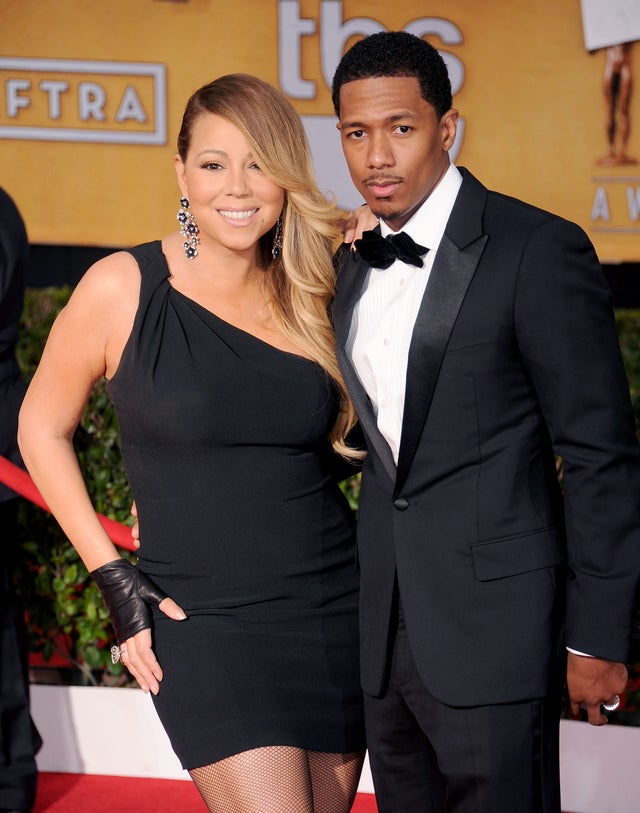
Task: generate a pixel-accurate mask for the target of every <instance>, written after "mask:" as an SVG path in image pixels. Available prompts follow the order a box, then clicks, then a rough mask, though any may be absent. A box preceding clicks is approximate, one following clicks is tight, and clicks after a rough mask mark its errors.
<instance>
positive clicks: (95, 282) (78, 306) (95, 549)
mask: <svg viewBox="0 0 640 813" xmlns="http://www.w3.org/2000/svg"><path fill="white" fill-rule="evenodd" d="M139 285H140V279H139V271H138V269H137V265H136V264H135V261H134V260H133V258H132V257H130V256H129V255H126V254H122V253H118V254H115V255H112V256H110V257H107V258H106V259H104V260H101V261H100V262H99V263H96V265H94V266H92V268H90V269H89V271H88V272H87V274H86V275H85V276H84V277H83V279H82V280H81V282H80V283H79V284H78V286H77V288H76V290H75V291H74V293H73V295H72V297H71V299H70V300H69V303H68V304H67V306H66V307H65V308H64V309H63V311H62V312H61V313H60V315H59V316H58V318H57V319H56V321H55V323H54V325H53V328H52V330H51V333H50V335H49V338H48V341H47V344H46V347H45V350H44V353H43V355H42V359H41V362H40V365H39V366H38V369H37V371H36V373H35V375H34V377H33V380H32V382H31V384H30V386H29V389H28V391H27V394H26V396H25V399H24V402H23V405H22V409H21V411H20V418H19V428H18V442H19V445H20V450H21V453H22V456H23V459H24V462H25V464H26V466H27V468H28V470H29V472H30V474H31V476H32V477H33V480H34V482H35V483H36V485H37V486H38V488H39V490H40V492H41V493H42V496H43V497H44V499H45V500H46V502H47V504H48V505H49V508H50V509H51V511H52V513H53V514H54V516H55V517H56V519H57V520H58V522H59V523H60V525H61V527H62V529H63V531H64V532H65V534H66V535H67V536H68V538H69V540H70V541H71V543H72V545H73V546H74V548H75V549H76V550H77V551H78V553H79V555H80V557H81V558H82V560H83V562H84V563H85V565H86V567H87V569H88V570H89V571H95V570H96V569H97V568H100V567H102V566H104V565H106V564H108V563H109V562H113V561H115V560H118V559H120V555H119V553H118V551H117V550H116V548H115V546H114V545H113V543H112V542H111V541H110V539H109V537H108V536H107V534H106V532H105V531H104V529H103V528H102V526H101V525H100V523H99V521H98V518H97V516H96V513H95V511H94V509H93V506H92V504H91V500H90V498H89V495H88V493H87V490H86V487H85V484H84V480H83V477H82V473H81V471H80V467H79V465H78V461H77V458H76V455H75V452H74V449H73V443H72V439H73V434H74V432H75V430H76V427H77V426H78V423H79V421H80V418H81V417H82V413H83V410H84V408H85V405H86V403H87V400H88V398H89V394H90V392H91V389H92V387H93V385H94V384H95V382H96V381H97V380H98V379H99V378H100V377H101V376H103V375H105V374H107V375H109V376H110V375H113V373H114V372H115V370H116V368H117V365H118V363H119V360H120V356H121V354H122V350H123V348H124V345H125V343H126V341H127V338H128V335H129V333H130V331H131V326H132V324H133V319H134V316H135V311H136V308H137V302H138V297H139ZM161 609H162V610H163V611H164V612H166V613H167V615H170V616H171V617H172V618H176V619H177V618H182V617H184V613H183V612H182V610H180V608H179V607H178V606H177V605H176V604H175V602H173V601H172V600H171V599H165V601H163V602H162V607H161ZM119 643H121V642H119ZM126 644H127V650H128V656H127V658H126V660H125V661H124V662H125V665H126V666H127V667H128V668H129V669H130V671H131V672H132V674H133V675H134V677H136V679H137V680H138V682H139V683H140V686H141V687H142V688H143V689H144V690H145V691H149V690H151V691H152V692H154V693H157V691H158V688H159V686H158V683H159V681H160V680H161V679H162V670H161V669H160V666H159V664H158V662H157V660H156V659H155V656H154V655H153V652H152V650H151V635H150V631H149V629H145V630H143V631H142V632H138V633H137V634H136V635H134V636H133V637H132V638H130V639H128V640H127V642H126Z"/></svg>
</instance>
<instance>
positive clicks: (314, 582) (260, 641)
mask: <svg viewBox="0 0 640 813" xmlns="http://www.w3.org/2000/svg"><path fill="white" fill-rule="evenodd" d="M131 253H132V254H133V256H134V257H135V258H136V260H137V262H138V265H139V267H140V272H141V277H142V285H141V294H140V303H139V308H138V312H137V315H136V318H135V323H134V327H133V330H132V333H131V336H130V337H129V340H128V342H127V344H126V347H125V350H124V353H123V356H122V359H121V362H120V365H119V367H118V370H117V371H116V373H115V375H114V376H113V378H112V379H111V381H110V382H109V392H110V395H111V398H112V400H113V403H114V405H115V408H116V411H117V415H118V420H119V423H120V430H121V441H122V450H123V456H124V461H125V466H126V470H127V474H128V476H129V479H130V483H131V487H132V490H133V493H134V495H135V499H136V502H137V506H138V514H139V521H140V534H141V543H142V544H141V548H140V552H139V553H140V562H139V567H141V568H142V569H143V570H144V572H145V573H147V574H148V575H149V576H150V577H151V578H152V579H153V580H154V581H155V582H156V583H157V584H158V585H160V586H161V587H163V588H164V589H165V590H166V591H167V593H168V594H169V595H170V596H171V597H172V598H174V599H175V600H176V601H177V602H178V603H179V604H180V605H181V606H182V607H183V608H184V610H185V611H186V613H187V614H188V616H189V618H188V620H187V621H183V622H176V621H171V620H169V619H168V618H167V617H166V616H164V615H163V614H162V613H160V612H159V611H158V612H156V613H155V616H154V629H153V637H154V648H155V651H156V654H157V656H158V660H159V661H160V664H161V666H162V668H163V670H164V679H163V681H162V683H161V686H160V692H159V694H158V696H157V697H155V698H154V703H155V705H156V709H157V711H158V714H159V716H160V719H161V721H162V723H163V725H164V727H165V729H166V731H167V733H168V735H169V738H170V740H171V743H172V746H173V748H174V750H175V751H176V753H177V755H178V757H179V758H180V760H181V762H182V765H183V766H184V767H185V768H195V767H199V766H202V765H207V764H209V763H211V762H215V761H217V760H219V759H223V758H225V757H227V756H230V755H232V754H236V753H240V752H242V751H246V750H249V749H252V748H258V747H262V746H269V745H290V746H296V747H301V748H306V749H311V750H315V751H326V752H344V753H347V752H350V751H355V750H358V749H360V748H363V747H364V731H363V721H362V701H361V695H360V688H359V672H358V629H357V625H358V620H357V573H356V568H355V538H354V521H353V517H352V515H351V512H350V509H349V507H348V505H347V503H346V501H345V499H344V497H343V495H342V493H341V491H340V489H339V488H338V486H337V485H336V483H335V482H334V481H333V480H332V479H331V477H330V475H329V471H328V464H327V459H328V445H327V442H326V437H327V433H328V430H329V428H330V426H331V425H332V423H333V421H334V420H335V416H336V410H337V396H336V393H335V391H334V388H333V386H332V384H331V382H330V381H329V379H328V378H327V376H326V374H325V373H324V371H323V370H322V368H321V367H320V366H319V365H317V364H315V363H314V362H311V361H309V360H307V359H305V358H303V357H302V356H298V355H296V354H293V353H288V352H284V351H282V350H279V349H277V348H274V347H272V346H271V345H269V344H267V343H265V342H263V341H261V340H259V339H257V338H256V337H255V336H252V335H251V334H249V333H246V332H244V331H242V330H240V329H239V328H236V327H234V326H233V325H230V324H229V323H227V322H225V321H224V320H222V319H220V318H219V317H217V316H215V315H214V314H213V313H211V312H210V311H208V310H207V309H205V308H204V307H202V306H201V305H199V304H198V303H196V302H194V301H193V300H191V299H189V298H188V297H186V296H184V295H183V294H181V293H179V292H178V291H176V290H175V289H174V288H172V287H171V285H170V282H169V276H170V272H169V269H168V266H167V264H166V260H165V258H164V255H163V253H162V247H161V244H160V243H159V242H153V243H147V244H144V245H142V246H138V247H136V248H135V249H132V250H131Z"/></svg>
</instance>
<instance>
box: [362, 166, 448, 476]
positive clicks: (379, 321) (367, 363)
mask: <svg viewBox="0 0 640 813" xmlns="http://www.w3.org/2000/svg"><path fill="white" fill-rule="evenodd" d="M461 184H462V176H461V174H460V172H459V171H458V170H457V169H456V167H455V166H454V165H453V164H451V165H450V166H449V169H448V170H447V172H446V173H445V174H444V176H443V178H442V180H441V181H440V183H439V184H438V185H437V186H436V187H435V189H434V190H433V192H432V193H431V194H430V195H429V197H428V198H427V199H426V201H425V202H424V203H423V204H422V206H421V207H420V208H419V209H418V211H417V212H416V213H415V214H414V215H413V217H412V218H411V220H409V221H408V222H407V223H406V224H405V226H404V227H403V229H402V231H404V232H406V233H407V234H409V235H410V236H411V237H412V238H413V239H414V240H415V241H416V243H418V244H419V245H421V246H426V247H427V248H428V249H429V252H428V253H427V255H426V256H425V257H424V258H423V259H424V266H423V267H422V268H417V267H416V266H414V265H408V264H407V263H404V262H402V260H396V261H395V262H394V263H393V265H391V266H389V268H385V269H381V268H371V269H369V272H368V275H367V279H366V280H365V284H364V288H363V293H362V296H361V297H360V299H359V301H358V302H357V303H356V306H355V308H354V311H353V318H352V320H351V328H350V330H349V336H348V338H347V345H346V349H347V353H348V354H349V356H350V357H351V360H352V361H353V365H354V367H355V370H356V373H357V374H358V378H359V379H360V382H361V384H362V386H363V387H364V388H365V390H366V392H367V395H368V396H369V398H370V399H371V403H372V404H373V409H374V412H375V414H376V417H377V422H378V429H379V430H380V432H381V433H382V435H383V437H384V438H385V439H386V441H387V443H388V444H389V446H390V447H391V451H392V453H393V458H394V460H395V462H396V463H397V462H398V451H399V449H400V437H401V435H402V416H403V413H404V397H405V388H406V380H407V362H408V358H409V345H410V343H411V335H412V333H413V327H414V325H415V321H416V317H417V315H418V309H419V308H420V303H421V302H422V298H423V296H424V292H425V288H426V287H427V282H428V281H429V274H430V273H431V268H432V266H433V261H434V259H435V256H436V252H437V250H438V246H439V245H440V241H441V240H442V236H443V234H444V229H445V226H446V225H447V220H448V219H449V215H450V214H451V210H452V209H453V205H454V203H455V200H456V196H457V194H458V190H459V189H460V185H461ZM380 228H381V231H382V235H383V237H386V236H387V235H388V234H393V230H392V229H390V228H389V227H388V226H387V224H386V223H385V222H384V221H381V223H380Z"/></svg>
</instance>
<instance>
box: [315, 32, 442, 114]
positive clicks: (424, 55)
mask: <svg viewBox="0 0 640 813" xmlns="http://www.w3.org/2000/svg"><path fill="white" fill-rule="evenodd" d="M383 76H413V77H415V78H416V79H417V80H418V83H419V85H420V93H421V95H422V97H423V99H424V100H425V101H426V102H428V103H429V104H430V105H431V106H432V107H433V108H434V109H435V111H436V115H437V116H438V119H440V117H441V116H442V115H443V114H444V113H446V112H447V110H449V109H450V108H451V104H452V100H451V82H450V80H449V74H448V73H447V66H446V65H445V63H444V60H443V59H442V57H441V56H440V54H439V53H438V51H437V50H436V49H435V48H434V47H433V46H432V45H429V43H428V42H426V41H425V40H423V39H420V37H415V36H414V35H413V34H408V33H407V32H406V31H381V32H380V33H378V34H371V35H370V36H368V37H365V38H364V39H361V40H359V41H358V42H356V44H355V45H354V46H353V47H352V48H350V49H349V50H348V51H347V53H346V54H345V55H344V56H343V57H342V59H341V60H340V63H339V64H338V67H337V68H336V72H335V74H334V76H333V82H332V85H331V98H332V100H333V108H334V110H335V112H336V116H338V118H340V89H341V88H342V86H343V85H345V84H346V83H347V82H353V81H355V80H356V79H372V78H376V77H383Z"/></svg>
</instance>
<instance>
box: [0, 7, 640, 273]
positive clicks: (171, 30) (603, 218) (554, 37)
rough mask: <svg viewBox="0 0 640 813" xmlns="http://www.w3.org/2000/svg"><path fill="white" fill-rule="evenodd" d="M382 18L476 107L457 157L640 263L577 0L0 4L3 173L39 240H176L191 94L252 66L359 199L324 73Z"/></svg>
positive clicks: (467, 112)
mask: <svg viewBox="0 0 640 813" xmlns="http://www.w3.org/2000/svg"><path fill="white" fill-rule="evenodd" d="M381 28H386V29H389V30H395V29H403V28H406V29H408V30H412V31H413V32H414V33H418V34H420V35H424V36H426V37H427V39H429V41H430V42H432V43H433V44H434V45H436V47H438V48H439V49H440V50H441V51H442V52H443V54H444V55H445V56H446V58H447V60H448V64H449V66H450V69H451V73H452V78H453V80H454V86H455V87H454V89H455V91H456V93H455V104H456V106H457V107H458V108H459V110H460V112H461V115H462V117H463V120H464V130H463V133H462V137H461V139H460V142H459V144H458V145H457V147H458V152H457V156H456V162H457V163H458V164H460V165H463V166H466V167H468V168H469V169H471V170H472V171H473V172H474V173H475V174H476V175H477V176H478V177H479V178H480V179H481V180H482V181H483V182H484V183H485V184H486V185H487V186H489V187H491V188H495V189H499V190H501V191H504V192H506V193H508V194H513V195H516V196H517V197H520V198H523V199H525V200H528V201H530V202H532V203H535V204H537V205H539V206H542V207H544V208H547V209H550V210H552V211H555V212H557V213H559V214H561V215H563V216H565V217H568V218H570V219H572V220H575V221H577V222H578V223H580V224H581V225H582V226H583V227H584V228H585V229H586V231H587V232H588V233H589V235H590V237H591V238H592V240H593V241H594V243H595V245H596V248H597V250H598V252H599V254H600V257H601V259H602V260H603V261H620V260H630V261H638V260H640V165H638V164H626V165H622V166H621V165H612V166H607V165H603V164H601V163H598V159H600V158H602V157H603V156H604V155H605V153H606V151H607V141H606V136H605V121H606V118H605V97H604V93H603V87H602V86H603V76H604V70H605V59H606V54H605V51H604V50H598V51H595V52H594V53H591V54H590V53H589V52H588V51H587V50H586V48H585V44H584V38H583V28H582V16H581V6H580V2H579V0H537V2H531V0H510V2H508V3H497V2H494V3H479V2H477V0H457V2H456V3H450V2H446V0H431V1H430V2H429V3H424V2H422V1H421V0H395V1H394V3H389V2H388V0H229V1H228V2H226V1H225V0H182V1H181V0H135V2H131V0H92V2H90V3H87V2H86V0H56V1H55V2H53V1H52V2H42V0H0V185H2V186H3V187H4V188H5V189H6V190H7V191H8V192H10V194H12V195H13V197H14V198H15V200H16V202H17V203H18V205H19V206H20V209H21V210H22V212H23V214H24V217H25V220H26V222H27V227H28V231H29V235H30V238H31V240H32V242H34V243H54V244H76V245H103V246H122V245H130V244H133V243H137V242H141V241H144V240H148V239H153V238H155V237H159V236H162V235H163V234H164V233H166V232H167V231H169V230H171V229H173V228H174V227H175V212H176V210H177V201H178V190H177V186H176V182H175V175H174V171H173V161H172V158H173V154H174V145H175V139H176V134H177V130H178V127H179V123H180V118H181V115H182V110H183V107H184V103H185V101H186V99H187V97H188V96H189V94H190V93H191V92H192V91H193V90H194V89H195V88H197V87H198V86H199V85H201V84H203V83H204V82H206V81H208V80H210V79H212V78H214V77H215V76H217V75H220V74H222V73H228V72H234V71H243V72H248V73H254V74H257V75H259V76H261V77H262V78H264V79H266V80H268V81H270V82H271V83H273V84H274V85H276V86H278V87H280V88H281V89H282V90H283V91H284V92H285V93H287V95H288V96H289V97H290V98H291V100H292V102H293V104H294V105H295V107H296V109H297V110H298V111H299V112H300V113H301V114H302V115H303V117H304V120H305V124H306V125H307V128H308V131H309V133H310V139H311V143H312V147H313V149H314V156H315V162H316V172H317V175H318V178H319V181H320V184H321V186H322V188H323V189H325V190H327V191H328V190H333V191H335V192H336V194H337V196H338V199H339V201H340V202H341V203H342V204H343V205H345V206H351V205H354V203H355V202H357V199H355V198H354V197H353V192H352V191H351V189H350V185H349V182H348V179H347V177H346V172H345V169H344V165H343V162H342V159H341V157H340V154H339V139H338V134H337V132H336V131H335V129H334V123H335V121H334V117H333V113H332V108H331V101H330V94H329V88H328V82H329V81H330V77H331V75H332V72H333V68H334V67H335V62H336V60H337V59H338V58H339V56H340V54H341V53H342V51H343V49H344V46H346V45H348V44H350V43H351V42H353V38H354V37H357V36H359V35H361V34H362V33H365V32H369V31H372V30H377V29H381ZM634 47H637V49H638V51H640V43H636V44H635V46H634V45H632V46H631V49H632V50H633V48H634ZM635 57H636V62H637V64H638V67H637V69H636V73H639V72H640V53H636V54H635ZM635 79H636V85H637V86H640V75H638V76H636V77H635ZM638 98H639V97H638V94H636V97H635V98H632V100H631V106H630V114H631V126H632V129H631V136H630V139H629V145H628V153H629V155H630V156H631V157H636V158H640V104H639V103H638Z"/></svg>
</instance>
